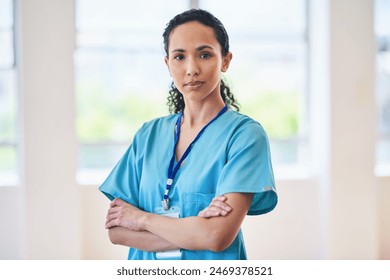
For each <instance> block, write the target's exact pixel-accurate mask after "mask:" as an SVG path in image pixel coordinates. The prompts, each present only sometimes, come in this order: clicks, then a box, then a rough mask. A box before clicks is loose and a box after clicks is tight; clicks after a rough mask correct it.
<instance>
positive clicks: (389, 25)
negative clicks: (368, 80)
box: [375, 0, 390, 174]
mask: <svg viewBox="0 0 390 280" xmlns="http://www.w3.org/2000/svg"><path fill="white" fill-rule="evenodd" d="M375 31H376V36H377V67H376V68H377V69H376V71H377V87H376V88H377V108H378V122H377V123H378V131H379V139H378V142H377V166H378V168H379V170H382V171H380V172H381V173H382V172H385V173H386V174H389V173H390V0H377V1H376V6H375Z"/></svg>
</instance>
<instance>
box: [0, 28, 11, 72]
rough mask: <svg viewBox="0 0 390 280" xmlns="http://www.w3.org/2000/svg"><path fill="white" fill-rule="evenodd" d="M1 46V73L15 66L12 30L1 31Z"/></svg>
mask: <svg viewBox="0 0 390 280" xmlns="http://www.w3.org/2000/svg"><path fill="white" fill-rule="evenodd" d="M0 46H1V48H0V71H1V70H5V69H9V68H12V67H13V64H14V49H13V31H12V30H7V31H2V30H0Z"/></svg>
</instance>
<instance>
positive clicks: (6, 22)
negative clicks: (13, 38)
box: [0, 0, 13, 30]
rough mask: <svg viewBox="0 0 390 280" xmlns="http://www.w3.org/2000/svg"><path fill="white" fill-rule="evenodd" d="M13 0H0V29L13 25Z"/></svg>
mask: <svg viewBox="0 0 390 280" xmlns="http://www.w3.org/2000/svg"><path fill="white" fill-rule="evenodd" d="M12 1H13V0H0V7H1V9H0V30H4V29H10V28H12V25H13V4H12Z"/></svg>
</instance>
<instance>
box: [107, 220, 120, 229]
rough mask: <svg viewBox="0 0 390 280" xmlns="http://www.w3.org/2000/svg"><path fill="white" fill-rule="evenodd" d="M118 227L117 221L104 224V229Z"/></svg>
mask: <svg viewBox="0 0 390 280" xmlns="http://www.w3.org/2000/svg"><path fill="white" fill-rule="evenodd" d="M118 225H119V221H118V220H117V219H114V220H111V221H109V222H108V223H106V229H110V228H112V227H116V226H118Z"/></svg>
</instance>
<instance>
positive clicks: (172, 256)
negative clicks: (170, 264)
mask: <svg viewBox="0 0 390 280" xmlns="http://www.w3.org/2000/svg"><path fill="white" fill-rule="evenodd" d="M154 212H155V213H156V214H159V215H163V216H167V217H172V218H180V208H179V207H177V206H172V207H171V208H169V209H168V210H167V211H165V210H164V209H163V208H162V207H157V208H155V209H154ZM156 259H158V260H180V259H181V251H180V249H175V250H169V251H160V252H156Z"/></svg>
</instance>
